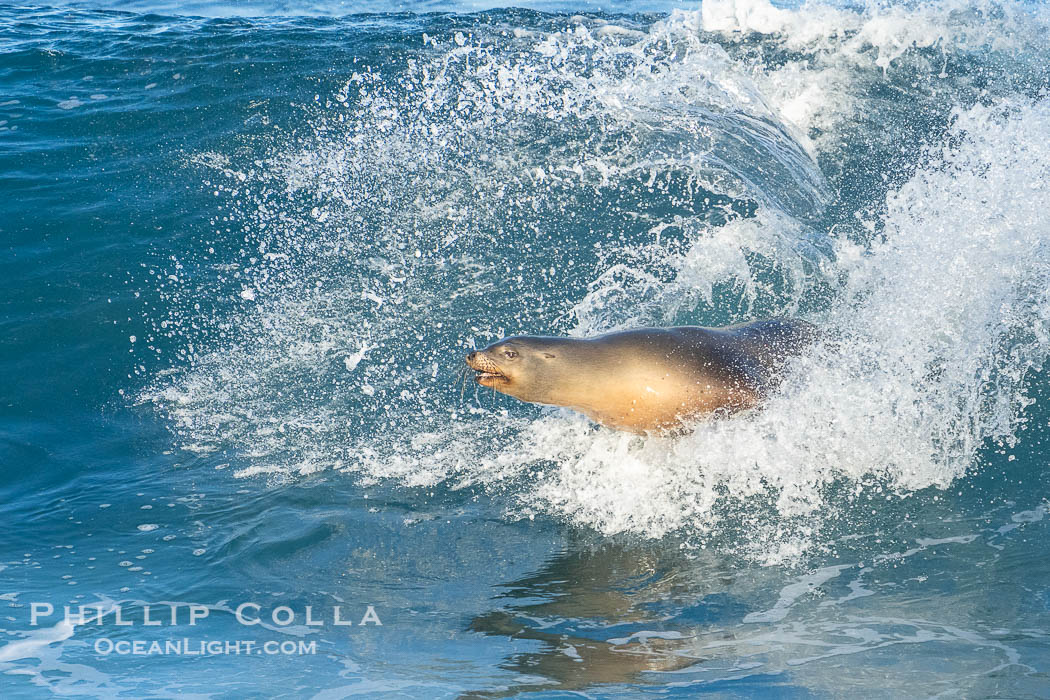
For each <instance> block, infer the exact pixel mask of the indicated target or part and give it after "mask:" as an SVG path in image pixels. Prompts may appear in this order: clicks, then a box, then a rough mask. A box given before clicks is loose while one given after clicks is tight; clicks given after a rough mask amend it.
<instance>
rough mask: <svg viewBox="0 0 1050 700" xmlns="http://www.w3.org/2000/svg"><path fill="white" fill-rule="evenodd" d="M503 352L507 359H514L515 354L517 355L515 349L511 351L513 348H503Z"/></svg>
mask: <svg viewBox="0 0 1050 700" xmlns="http://www.w3.org/2000/svg"><path fill="white" fill-rule="evenodd" d="M503 354H504V356H506V358H507V359H508V360H513V359H514V358H515V357H517V356H518V353H516V352H515V351H513V350H504V351H503Z"/></svg>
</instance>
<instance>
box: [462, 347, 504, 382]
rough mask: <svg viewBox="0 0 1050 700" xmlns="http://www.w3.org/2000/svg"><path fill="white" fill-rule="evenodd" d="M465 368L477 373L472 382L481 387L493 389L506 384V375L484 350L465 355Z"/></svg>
mask: <svg viewBox="0 0 1050 700" xmlns="http://www.w3.org/2000/svg"><path fill="white" fill-rule="evenodd" d="M467 366H468V367H470V368H471V369H472V370H474V371H475V372H477V373H478V374H477V376H475V377H474V381H476V382H477V383H478V384H481V385H482V386H490V387H495V386H496V385H497V384H504V383H506V382H508V381H509V380H508V378H507V375H506V374H504V372H503V370H501V369H500V368H499V365H497V364H496V363H495V362H493V360H492V358H491V357H489V355H488V353H487V352H485V351H484V350H475V351H474V352H472V353H470V354H469V355H467Z"/></svg>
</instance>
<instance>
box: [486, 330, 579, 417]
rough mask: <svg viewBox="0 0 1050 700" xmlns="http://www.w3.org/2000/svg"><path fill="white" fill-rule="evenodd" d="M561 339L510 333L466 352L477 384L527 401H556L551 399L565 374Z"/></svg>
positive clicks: (565, 348)
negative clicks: (468, 352) (509, 335)
mask: <svg viewBox="0 0 1050 700" xmlns="http://www.w3.org/2000/svg"><path fill="white" fill-rule="evenodd" d="M565 340H567V339H565V338H543V337H537V336H523V335H519V336H513V337H510V338H504V339H503V340H501V341H499V342H496V343H493V344H492V345H490V346H488V347H487V348H484V349H483V350H476V351H474V352H472V353H470V354H469V355H467V365H469V366H470V368H471V369H472V370H474V371H475V372H477V375H476V376H475V377H474V381H476V382H477V383H478V384H480V385H481V386H487V387H491V388H493V389H495V390H496V391H499V392H501V393H504V394H508V395H510V396H513V397H514V398H516V399H520V400H522V401H528V402H530V403H546V404H552V403H557V401H556V400H555V399H554V398H553V397H554V396H555V395H557V394H558V393H559V391H558V390H557V387H558V386H559V384H560V383H561V382H562V380H563V376H562V375H564V374H565V373H566V363H565V362H564V360H565V359H567V358H566V357H565V350H567V345H566V343H565V342H564V341H565Z"/></svg>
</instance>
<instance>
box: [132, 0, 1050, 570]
mask: <svg viewBox="0 0 1050 700" xmlns="http://www.w3.org/2000/svg"><path fill="white" fill-rule="evenodd" d="M1046 27H1047V25H1046V18H1045V17H1044V16H1043V15H1042V14H1041V13H1040V12H1039V11H1038V10H1037V9H1033V8H1025V7H1022V6H1014V5H1002V4H994V5H992V4H988V5H982V6H974V5H970V4H965V3H957V4H948V5H922V6H918V7H916V8H911V9H903V8H890V9H871V10H867V11H863V12H856V11H853V10H840V9H835V8H832V7H822V6H815V7H814V6H810V7H807V8H806V9H805V10H799V11H795V10H782V9H776V8H773V7H772V6H768V5H764V4H762V3H759V2H752V3H748V2H740V3H735V4H734V3H729V4H727V3H724V2H723V3H718V2H712V3H706V4H705V5H704V7H703V8H702V9H701V10H700V11H688V12H687V11H675V12H673V13H672V14H671V15H670V16H669V17H667V18H665V19H658V20H657V21H654V22H650V21H646V20H644V19H642V18H637V19H632V18H628V17H624V18H615V19H612V18H597V17H561V16H544V15H531V14H521V13H507V12H496V13H492V14H488V15H481V16H477V17H476V18H475V19H474V20H473V21H472V23H471V26H470V28H469V29H468V30H466V31H465V30H463V29H461V28H458V27H457V26H449V23H448V22H447V20H445V19H443V18H434V19H423V18H421V19H418V20H414V21H413V26H412V31H411V32H407V31H405V29H403V28H402V26H401V25H399V24H398V23H396V22H395V23H394V24H393V26H392V29H391V31H393V32H394V33H395V34H396V35H397V39H396V41H394V42H393V45H394V48H393V49H392V50H391V52H390V53H389V55H387V56H384V58H383V60H382V61H379V60H377V59H372V60H368V59H367V58H365V59H362V60H361V61H360V62H359V63H358V64H357V65H356V66H354V67H353V68H352V69H350V67H347V68H346V69H344V73H348V75H345V77H344V78H342V79H340V80H338V81H325V83H324V84H323V85H322V86H319V87H318V91H317V93H316V94H315V96H314V100H313V103H312V104H308V105H304V106H302V107H300V108H299V110H298V111H299V114H300V115H301V116H300V117H299V120H300V121H299V123H298V124H297V126H296V128H295V129H294V130H288V129H271V130H268V131H265V132H263V133H262V134H261V135H259V136H253V137H252V138H251V139H250V140H249V139H248V138H247V137H245V138H244V139H243V141H242V142H241V143H239V144H237V146H236V147H233V146H230V147H228V148H226V149H225V150H212V151H201V152H197V153H193V154H191V155H190V156H188V158H187V161H186V167H188V168H193V169H195V170H196V171H198V172H199V173H200V177H201V180H202V183H203V186H204V187H206V188H207V189H209V190H213V192H214V195H215V201H216V205H215V207H214V212H213V213H212V215H211V219H210V222H209V224H210V228H211V229H212V230H209V231H208V232H207V234H205V235H203V236H201V237H200V239H199V240H198V241H197V244H196V246H195V247H193V248H191V249H189V250H186V251H183V252H182V254H181V255H179V256H177V257H176V258H175V260H174V261H173V262H174V266H173V265H170V264H169V265H168V266H167V267H168V268H170V269H167V270H166V271H165V274H166V275H170V276H171V281H170V282H165V284H164V285H163V287H162V289H163V294H162V296H163V298H164V300H165V302H166V303H167V304H168V305H169V308H170V312H169V315H168V317H166V318H164V319H163V320H160V321H159V322H155V323H154V328H153V329H152V335H153V336H155V337H157V338H164V339H166V340H170V341H171V342H174V343H175V345H176V347H178V348H179V353H180V356H179V359H178V361H177V362H176V363H175V365H174V367H173V368H172V370H171V371H170V373H164V374H163V376H160V377H158V378H157V379H156V380H155V381H153V382H151V383H150V384H149V386H148V388H147V389H146V390H145V391H144V392H143V393H142V395H141V397H140V398H141V400H142V401H149V402H153V403H155V404H157V405H158V406H160V407H161V408H162V409H164V410H165V411H166V412H167V413H168V415H169V416H170V419H171V421H172V425H173V426H174V428H175V431H176V434H177V436H178V438H179V441H180V444H181V445H182V446H183V447H186V448H189V449H193V450H198V451H211V450H226V451H232V452H233V453H236V454H238V455H241V458H240V459H239V460H238V462H239V466H238V468H237V471H236V473H237V474H238V475H239V476H253V475H259V474H269V475H271V477H272V478H280V479H285V478H296V477H298V476H301V475H307V474H312V473H315V472H318V471H323V470H338V471H344V472H350V473H353V474H355V475H357V476H358V477H359V478H364V479H366V480H369V479H396V480H399V481H400V482H402V483H404V484H406V485H409V486H420V485H427V486H430V485H435V484H439V483H447V484H449V485H451V486H452V487H453V488H459V487H463V486H465V485H472V484H483V485H485V486H486V487H488V488H490V489H492V490H493V492H494V493H498V496H496V497H497V498H499V499H501V500H502V501H503V502H504V503H505V505H506V507H507V509H508V511H509V512H510V513H511V514H514V515H523V514H527V515H530V516H535V515H544V516H550V517H554V518H557V519H560V520H564V521H567V522H572V523H575V524H579V525H585V526H588V527H591V528H594V529H597V530H598V531H600V532H603V533H607V534H612V533H619V532H631V533H635V534H638V535H641V536H644V537H662V536H664V535H667V534H668V533H678V534H680V535H683V536H684V537H685V539H686V541H687V542H689V543H691V544H698V545H699V544H706V543H707V542H709V541H710V542H718V543H719V546H723V547H728V548H730V549H733V550H736V549H739V548H741V547H744V548H746V549H748V550H749V551H751V550H752V549H754V550H755V551H753V552H752V554H754V555H755V556H759V557H761V558H763V559H770V560H778V559H779V558H781V557H783V556H789V555H793V554H795V553H797V552H798V551H800V549H805V548H807V547H809V546H811V545H812V544H814V543H819V541H820V538H819V536H818V535H816V534H815V533H816V532H817V531H819V529H820V526H821V522H822V521H825V520H827V519H829V518H834V517H836V515H835V514H841V512H843V510H849V509H851V508H852V504H853V503H854V502H855V499H856V495H855V494H856V492H858V491H864V490H866V489H877V490H878V491H879V492H880V493H882V492H884V491H885V492H886V493H890V494H894V495H895V496H898V497H905V496H907V495H908V494H911V493H913V492H915V491H919V490H922V489H925V488H928V487H931V486H937V487H941V488H944V487H947V486H949V485H951V484H952V483H953V482H954V481H956V480H957V479H959V478H960V477H962V476H963V475H964V474H965V473H966V472H967V470H970V469H976V468H979V464H980V459H981V454H982V450H988V449H990V447H989V446H990V445H994V444H1000V443H1003V444H1010V443H1012V442H1013V441H1014V440H1015V439H1016V434H1017V430H1018V428H1019V425H1020V424H1021V423H1022V422H1023V420H1024V417H1025V415H1026V414H1025V413H1024V408H1025V407H1026V406H1027V404H1028V403H1029V400H1028V399H1026V396H1027V394H1026V389H1027V383H1026V381H1027V379H1028V378H1029V377H1030V376H1032V373H1033V372H1035V371H1038V370H1039V369H1040V368H1041V366H1042V363H1043V361H1044V359H1045V357H1046V353H1047V350H1048V348H1050V345H1048V337H1050V336H1048V329H1047V319H1048V313H1050V312H1048V309H1050V306H1048V302H1050V299H1048V297H1047V284H1046V281H1047V274H1048V270H1050V267H1048V264H1050V249H1048V248H1047V246H1046V244H1045V243H1044V242H1043V240H1042V239H1043V237H1044V236H1043V234H1044V232H1045V229H1046V223H1047V220H1046V218H1045V212H1046V211H1047V210H1048V206H1050V193H1048V186H1047V182H1048V180H1047V178H1046V167H1047V166H1046V163H1047V162H1048V160H1047V155H1048V153H1047V144H1048V143H1050V119H1048V117H1050V106H1048V103H1047V101H1046V99H1045V97H1044V96H1043V94H1042V91H1043V90H1044V87H1045V84H1046V76H1047V73H1046V70H1045V65H1046V64H1045V60H1044V59H1045V58H1046V53H1045V52H1043V51H1042V50H1041V49H1038V48H1037V47H1038V46H1039V44H1040V42H1039V41H1038V40H1037V37H1038V36H1043V34H1042V32H1043V31H1044V30H1045V29H1046ZM366 56H367V54H366ZM265 117H266V115H265V110H260V111H258V112H257V113H256V114H254V115H253V116H252V117H250V119H251V118H255V119H265ZM216 244H219V245H222V246H224V248H225V249H224V250H222V251H221V252H218V251H217V248H216ZM201 297H205V298H208V299H210V300H212V303H214V304H216V305H217V306H219V307H220V309H219V310H218V311H217V312H216V313H213V314H210V315H208V314H202V313H200V312H199V311H198V308H197V307H198V304H197V301H196V300H197V299H199V298H201ZM768 315H789V316H793V315H799V316H803V317H806V318H809V319H810V320H812V321H814V322H815V323H817V324H819V325H820V326H821V327H823V328H825V329H826V330H827V331H828V332H829V334H830V336H831V337H833V338H835V341H834V342H833V343H829V344H828V345H827V347H822V348H819V349H818V350H817V351H815V352H814V353H813V354H812V355H811V356H809V357H807V358H805V360H804V361H803V362H800V363H799V366H798V367H796V368H795V370H796V372H795V374H794V375H793V376H792V377H791V380H790V381H789V382H788V383H787V385H786V386H785V387H784V388H783V390H782V391H781V392H780V394H779V395H778V396H777V397H776V398H775V399H774V400H773V401H771V402H770V404H769V405H768V407H767V408H766V409H765V410H763V411H762V412H760V413H757V414H756V415H753V416H749V417H747V418H744V419H741V420H733V421H725V422H713V423H705V424H702V425H700V426H698V428H697V430H696V432H695V433H693V434H692V435H691V436H690V437H688V438H686V439H683V440H661V439H652V440H640V439H637V438H634V437H629V436H624V435H619V434H613V433H610V432H608V431H604V430H593V429H592V428H591V427H590V426H589V425H588V424H587V423H586V422H585V421H584V420H582V419H580V418H577V417H574V416H572V415H569V414H568V413H567V412H557V411H551V410H536V409H534V408H532V407H527V406H522V405H520V404H517V403H515V402H513V401H511V400H507V399H505V398H503V397H499V396H490V395H487V394H484V393H479V392H477V391H475V390H474V389H468V391H467V397H466V399H464V398H463V397H462V387H461V377H460V376H459V372H460V368H461V365H460V362H461V355H463V354H464V353H465V352H467V351H468V349H469V348H470V347H473V346H475V344H483V343H487V342H489V341H491V340H492V339H494V338H498V337H500V336H502V335H505V334H511V333H517V332H525V333H540V334H544V333H546V334H549V333H568V334H572V335H587V334H593V333H597V332H602V331H607V330H611V329H620V328H627V327H631V326H637V325H646V324H649V325H671V324H699V325H721V324H725V323H734V322H741V321H747V320H750V319H752V318H755V317H759V316H768ZM154 320H155V321H156V319H154ZM844 494H851V495H844ZM801 521H804V522H805V523H806V526H805V527H803V528H801V530H800V529H799V527H798V523H799V522H801ZM771 523H772V524H771ZM740 528H743V529H744V530H746V531H749V532H754V531H756V529H757V531H759V532H762V533H763V534H762V537H760V538H759V543H758V544H756V543H755V542H754V541H752V540H751V539H750V538H749V540H748V542H747V543H746V544H745V543H743V542H741V541H739V538H736V537H734V536H728V537H727V536H726V535H728V534H729V532H730V531H732V530H737V529H740ZM767 531H768V532H767ZM800 533H801V534H800Z"/></svg>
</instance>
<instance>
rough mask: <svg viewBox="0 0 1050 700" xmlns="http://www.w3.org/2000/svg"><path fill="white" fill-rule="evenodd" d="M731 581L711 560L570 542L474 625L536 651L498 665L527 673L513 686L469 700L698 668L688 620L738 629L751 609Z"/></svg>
mask: <svg viewBox="0 0 1050 700" xmlns="http://www.w3.org/2000/svg"><path fill="white" fill-rule="evenodd" d="M733 583H734V572H733V571H732V570H730V569H729V568H728V566H727V565H726V562H725V561H724V560H722V559H720V558H716V557H714V556H709V555H705V556H704V557H703V558H700V559H690V558H686V557H685V556H683V555H682V554H680V553H679V552H678V550H677V548H676V549H674V550H673V551H668V550H667V549H666V545H665V547H664V548H661V547H660V546H659V545H657V544H653V543H624V542H609V541H605V542H602V543H591V542H585V541H576V542H573V543H571V544H570V545H569V547H568V548H567V550H566V551H564V552H562V553H560V554H558V555H557V556H555V557H554V558H552V559H551V560H550V561H548V562H547V564H546V565H544V566H543V568H541V569H540V570H539V571H537V572H535V573H534V574H532V575H530V576H527V577H525V578H522V579H519V580H517V581H513V582H511V583H508V584H505V585H504V588H505V589H506V590H505V592H504V593H502V594H501V595H500V599H502V600H503V601H506V604H505V605H504V606H503V607H501V608H499V609H497V610H493V611H492V612H490V613H487V614H485V615H481V616H479V617H477V618H475V619H474V620H472V621H471V623H470V629H471V630H473V631H476V632H481V633H482V634H486V635H493V636H506V637H510V638H511V639H527V640H535V641H537V642H539V645H538V648H537V649H536V650H534V651H528V652H522V653H516V654H514V655H512V656H511V657H509V658H508V659H507V660H506V661H504V663H503V664H501V666H502V667H503V668H505V669H507V670H509V671H514V672H516V673H518V674H521V676H520V677H519V678H518V679H516V682H515V683H514V684H513V685H511V686H509V687H505V688H503V689H500V690H498V691H491V692H489V691H485V692H480V691H479V692H474V693H469V694H467V695H465V696H464V697H475V698H495V697H506V696H510V695H514V694H517V693H521V692H529V691H539V690H546V691H550V690H580V689H583V688H587V687H588V686H591V685H595V684H617V683H642V682H645V679H644V678H643V677H641V674H643V673H645V672H652V671H677V670H680V669H684V668H686V667H689V666H692V665H695V664H697V663H700V662H701V661H702V659H701V658H697V657H696V656H694V655H692V654H690V653H689V652H690V651H691V650H695V649H696V646H695V639H694V638H695V637H696V635H697V633H698V630H697V629H694V628H692V627H691V626H687V625H686V624H683V622H699V623H701V624H703V623H714V622H725V621H727V620H730V619H736V620H737V621H739V619H740V618H741V617H742V616H743V615H744V614H745V613H746V612H747V611H748V610H747V609H746V608H745V607H744V606H743V605H742V604H740V603H738V602H735V601H734V599H733V598H732V597H730V596H729V595H728V594H727V593H726V591H727V590H728V589H729V588H730V586H731V585H732V584H733ZM709 639H711V638H710V637H709Z"/></svg>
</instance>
